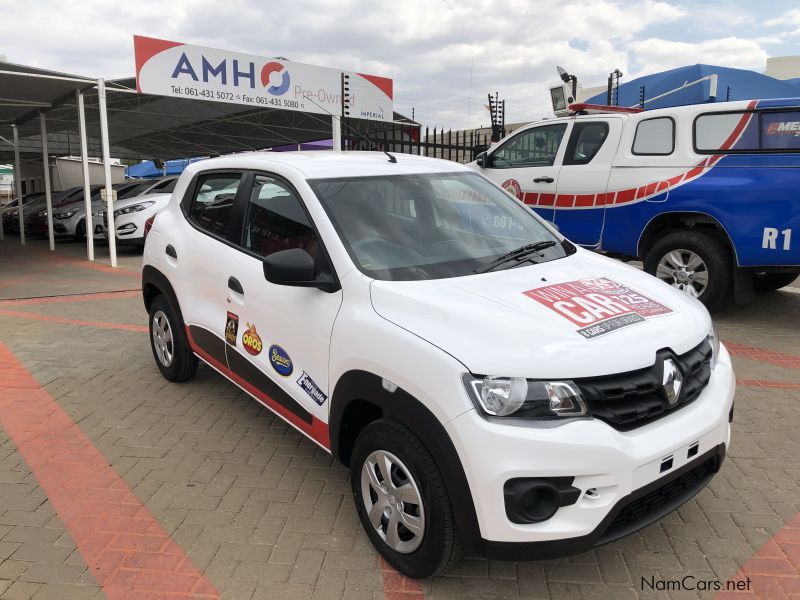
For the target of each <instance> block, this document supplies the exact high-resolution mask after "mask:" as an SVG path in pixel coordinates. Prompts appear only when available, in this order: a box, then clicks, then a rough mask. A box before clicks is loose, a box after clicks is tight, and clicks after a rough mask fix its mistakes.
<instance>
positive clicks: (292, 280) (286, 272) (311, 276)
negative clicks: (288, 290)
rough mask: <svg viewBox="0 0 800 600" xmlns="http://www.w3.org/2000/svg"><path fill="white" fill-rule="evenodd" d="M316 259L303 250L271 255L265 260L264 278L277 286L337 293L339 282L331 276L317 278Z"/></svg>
mask: <svg viewBox="0 0 800 600" xmlns="http://www.w3.org/2000/svg"><path fill="white" fill-rule="evenodd" d="M316 271H317V266H316V263H315V262H314V258H313V257H312V256H311V255H310V254H309V253H308V252H306V251H305V250H303V249H302V248H290V249H288V250H281V251H280V252H275V253H273V254H270V255H269V256H267V257H266V258H265V259H264V277H265V278H266V280H267V281H269V282H270V283H274V284H276V285H288V286H292V287H313V288H318V289H320V290H322V291H323V292H328V293H331V292H335V291H337V290H338V289H339V284H338V282H337V281H336V280H335V279H334V278H333V277H330V276H320V277H317V276H316Z"/></svg>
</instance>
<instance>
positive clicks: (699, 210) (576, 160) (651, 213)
mask: <svg viewBox="0 0 800 600" xmlns="http://www.w3.org/2000/svg"><path fill="white" fill-rule="evenodd" d="M573 108H575V109H576V114H575V115H573V116H569V117H561V118H555V119H547V120H543V121H539V122H536V123H532V124H530V125H527V126H525V127H524V128H521V129H518V130H516V131H515V132H514V133H513V134H511V135H509V136H508V137H506V138H505V139H503V140H501V141H500V142H498V143H497V144H495V145H494V146H492V147H491V148H490V149H489V150H488V151H487V152H485V153H483V154H481V155H479V156H478V157H477V160H476V161H475V162H473V163H472V166H473V167H474V168H475V169H477V170H478V171H480V172H481V173H482V174H483V175H485V176H486V177H488V178H489V179H492V180H493V181H495V182H497V183H498V184H500V185H501V186H503V187H504V188H505V189H506V190H507V191H509V193H511V194H513V195H515V196H516V197H517V198H518V199H519V200H520V201H521V202H524V203H525V204H527V205H529V206H530V207H531V208H532V209H533V210H535V211H536V212H537V213H538V214H539V215H540V216H542V217H543V218H544V219H546V220H548V221H551V222H553V223H554V224H555V225H556V226H557V227H558V228H559V229H560V231H561V232H562V233H563V234H564V235H566V236H567V237H568V238H569V239H571V240H572V241H574V242H576V243H578V244H581V245H582V246H585V247H588V248H593V249H596V250H598V251H603V252H606V253H609V254H611V255H615V256H619V257H621V258H625V259H630V258H638V259H640V260H642V261H643V262H644V268H645V270H646V271H647V272H649V273H651V274H652V275H655V276H657V277H659V278H660V279H662V280H664V281H666V282H668V283H670V284H672V285H674V286H676V287H678V288H680V289H682V290H684V291H685V292H686V293H688V294H690V295H692V296H695V297H697V298H699V299H700V300H701V301H702V302H703V303H705V304H706V305H707V306H709V307H714V306H717V305H719V304H722V303H723V302H725V301H727V300H730V299H735V300H736V302H746V301H749V300H752V298H753V297H754V292H755V291H760V290H775V289H778V288H781V287H784V286H786V285H788V284H790V283H791V282H792V281H794V280H795V279H796V278H797V277H798V276H799V275H800V99H798V98H794V99H783V100H753V101H737V102H719V103H713V104H696V105H690V106H680V107H674V108H663V109H656V110H647V111H639V110H630V109H615V108H614V107H607V109H605V110H604V109H602V108H601V107H597V110H592V108H593V107H591V106H586V105H574V106H573ZM490 221H491V218H490V217H489V219H488V222H487V224H489V225H491V226H492V227H502V226H504V224H502V223H496V224H494V223H490ZM507 226H511V225H507ZM793 235H794V239H793Z"/></svg>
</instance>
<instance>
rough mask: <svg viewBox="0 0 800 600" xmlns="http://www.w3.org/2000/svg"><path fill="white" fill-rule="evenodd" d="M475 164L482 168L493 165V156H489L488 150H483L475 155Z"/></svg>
mask: <svg viewBox="0 0 800 600" xmlns="http://www.w3.org/2000/svg"><path fill="white" fill-rule="evenodd" d="M475 164H476V165H478V166H479V167H481V168H487V167H491V166H492V157H491V156H489V153H488V152H485V151H484V152H481V153H480V154H478V156H476V157H475Z"/></svg>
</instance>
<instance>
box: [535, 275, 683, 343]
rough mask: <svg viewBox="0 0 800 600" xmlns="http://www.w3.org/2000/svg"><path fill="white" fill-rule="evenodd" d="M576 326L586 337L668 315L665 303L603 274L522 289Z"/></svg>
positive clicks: (669, 309)
mask: <svg viewBox="0 0 800 600" xmlns="http://www.w3.org/2000/svg"><path fill="white" fill-rule="evenodd" d="M523 294H525V295H526V296H528V297H529V298H532V299H533V300H536V301H537V302H539V303H540V304H543V305H544V306H546V307H547V308H549V309H550V310H552V311H554V312H556V313H558V314H559V315H561V316H562V317H564V318H565V319H568V320H569V321H571V322H572V323H574V324H575V325H577V326H578V329H577V330H576V331H577V332H578V333H579V334H581V335H582V336H583V337H585V338H587V339H590V338H594V337H597V336H600V335H603V334H606V333H610V332H612V331H615V330H617V329H621V328H622V327H627V326H628V325H634V324H636V323H643V322H644V321H645V320H646V319H648V318H650V317H657V316H660V315H666V314H669V313H671V312H673V311H672V309H671V308H669V307H668V306H664V305H663V304H661V303H660V302H656V301H655V300H653V299H652V298H648V297H647V296H645V295H644V294H642V293H640V292H637V291H636V290H634V289H632V288H630V287H628V286H626V285H622V284H621V283H617V282H616V281H614V280H612V279H608V278H606V277H586V278H583V279H577V280H575V281H567V282H565V283H557V284H553V285H546V286H544V287H540V288H536V289H533V290H528V291H527V292H523Z"/></svg>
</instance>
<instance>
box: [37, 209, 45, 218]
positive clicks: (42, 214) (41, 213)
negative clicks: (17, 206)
mask: <svg viewBox="0 0 800 600" xmlns="http://www.w3.org/2000/svg"><path fill="white" fill-rule="evenodd" d="M36 216H37V217H46V216H47V211H46V210H40V211H39V212H38V213H36Z"/></svg>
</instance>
